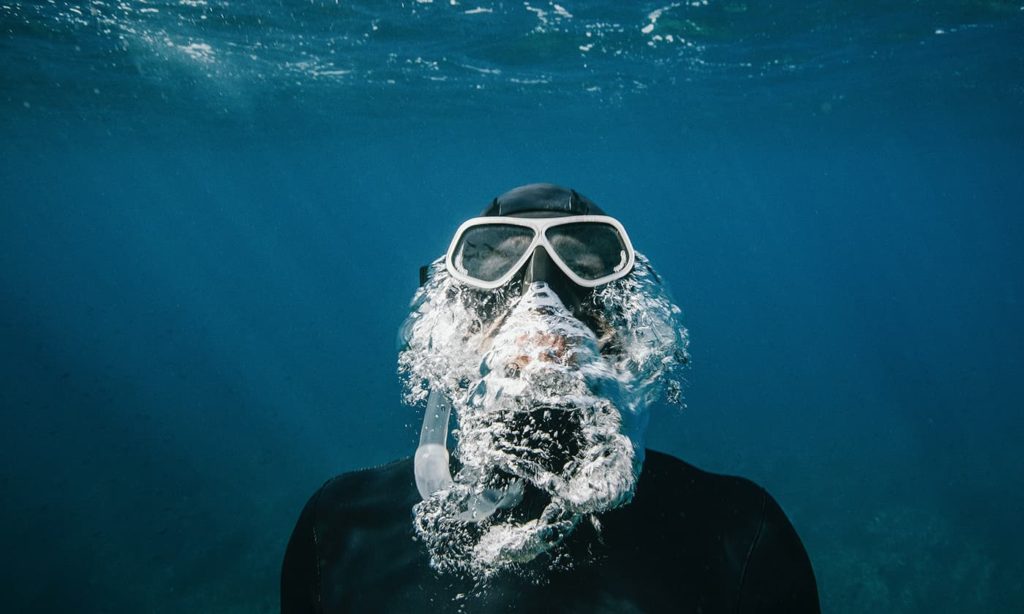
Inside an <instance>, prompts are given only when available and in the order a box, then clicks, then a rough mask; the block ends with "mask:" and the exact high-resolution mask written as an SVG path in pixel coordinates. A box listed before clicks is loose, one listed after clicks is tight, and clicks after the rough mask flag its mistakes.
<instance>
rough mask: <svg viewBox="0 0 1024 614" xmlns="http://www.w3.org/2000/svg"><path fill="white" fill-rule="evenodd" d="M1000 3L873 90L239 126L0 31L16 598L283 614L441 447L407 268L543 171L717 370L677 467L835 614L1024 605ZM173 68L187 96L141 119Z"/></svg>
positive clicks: (194, 92) (411, 101)
mask: <svg viewBox="0 0 1024 614" xmlns="http://www.w3.org/2000/svg"><path fill="white" fill-rule="evenodd" d="M816 6H818V7H822V6H825V7H826V8H828V5H825V4H823V3H817V4H816ZM1007 6H1008V5H1007ZM569 8H570V9H573V7H569ZM651 8H656V7H651ZM1004 8H1006V7H1004ZM1009 9H1011V10H1012V9H1013V7H1009ZM977 10H978V11H981V9H977ZM986 10H988V9H986ZM991 10H994V9H991ZM982 12H983V11H982ZM997 13H998V11H997ZM638 14H639V15H640V17H641V18H642V16H643V14H644V12H639V13H638ZM1006 14H1009V16H1008V17H1006V16H1005V15H1006ZM5 15H7V17H9V14H5ZM835 17H836V19H840V18H843V17H844V15H842V14H839V13H837V14H836V16H835ZM876 17H877V19H878V20H879V21H880V22H884V21H885V19H884V17H885V16H884V14H882V13H879V14H878V15H876ZM997 17H998V18H995V17H991V15H989V16H988V17H987V18H990V19H992V20H994V21H993V23H996V24H1002V25H1000V27H999V28H995V29H994V30H992V29H990V30H986V31H984V32H982V34H979V35H976V36H974V38H963V39H959V42H953V43H948V44H949V45H950V46H949V47H946V48H942V49H939V50H938V51H934V50H933V51H932V52H930V53H929V54H925V55H921V56H917V55H913V54H909V55H908V54H904V55H902V56H900V58H899V59H898V61H895V60H894V61H891V62H882V63H879V64H872V65H870V66H867V67H866V68H865V67H864V66H860V65H859V64H857V60H858V58H861V57H862V56H860V55H856V54H853V55H852V56H850V58H849V59H850V61H849V62H847V63H846V64H851V63H852V64H854V65H856V66H860V68H859V69H857V70H854V69H850V70H848V71H846V72H844V71H843V70H823V71H821V72H819V73H813V74H811V75H801V74H798V75H796V76H793V77H791V78H782V77H778V78H775V77H771V75H769V76H768V77H764V76H763V75H762V78H760V79H755V80H750V79H747V80H742V79H739V78H738V77H737V78H734V79H733V78H731V73H726V74H717V75H711V76H708V75H706V74H705V75H704V79H703V80H700V81H699V82H698V83H695V84H694V83H687V82H685V80H683V79H680V82H678V83H673V84H672V85H671V86H668V85H665V86H664V87H661V88H655V87H652V88H651V89H649V90H643V89H640V90H636V91H629V92H625V93H620V94H617V95H615V96H610V97H608V98H599V97H594V96H592V95H589V94H581V93H578V92H576V90H574V89H572V87H573V85H572V84H573V81H572V79H573V73H572V72H571V71H568V70H567V71H566V72H564V73H559V72H558V62H557V60H551V58H549V57H547V56H544V57H543V58H542V59H544V60H545V62H548V63H547V64H545V70H547V71H549V72H550V73H551V74H554V75H555V77H554V79H553V84H552V85H551V87H550V88H547V89H544V90H543V91H542V92H540V93H533V92H532V90H530V88H528V87H525V88H521V89H510V90H502V91H500V92H499V93H498V94H491V95H479V94H473V95H466V94H464V93H462V92H460V91H454V90H452V91H448V90H444V89H441V90H430V91H427V90H426V89H425V87H426V86H421V85H418V82H415V81H413V82H411V83H410V84H409V85H408V87H406V88H405V89H402V90H401V92H400V93H399V94H394V93H388V92H387V91H385V90H374V89H368V90H365V91H364V90H359V91H357V92H355V93H348V94H340V93H338V92H337V91H335V90H330V91H327V92H317V91H315V90H316V84H315V83H313V84H312V85H310V84H306V86H307V89H309V90H313V91H312V92H306V93H302V92H303V91H305V90H301V91H300V92H299V93H298V94H296V93H295V92H291V93H289V94H288V95H284V94H282V93H281V91H278V90H275V92H277V94H278V96H277V97H274V96H270V97H269V98H260V99H259V100H257V101H255V102H253V101H248V102H247V103H246V104H244V105H243V104H241V103H238V104H239V106H238V107H237V108H236V107H232V106H230V105H231V104H232V103H231V102H230V100H229V101H228V106H227V107H226V108H225V107H224V106H223V105H224V100H225V99H224V97H223V96H221V95H220V94H211V93H210V92H208V91H207V90H206V89H204V87H205V86H202V83H205V81H203V78H198V81H196V82H191V83H190V82H185V83H182V82H180V75H179V74H178V73H175V72H173V71H172V73H171V74H170V75H167V76H163V75H157V77H154V76H153V73H152V72H151V70H152V69H151V67H148V68H147V67H142V68H139V70H140V72H141V74H143V75H144V76H145V77H146V78H147V79H148V81H145V82H144V84H143V85H137V84H135V81H132V80H131V79H128V80H127V81H126V82H125V83H126V84H127V85H124V84H123V85H122V87H121V88H120V89H116V88H115V89H114V91H115V93H116V94H117V95H116V96H115V95H112V94H111V95H110V96H111V97H110V98H106V96H107V95H108V91H109V88H107V86H106V85H104V88H102V89H101V88H97V89H100V91H101V93H100V94H92V93H91V87H89V86H91V85H94V84H96V83H101V82H103V83H105V81H104V78H108V79H113V80H115V81H116V79H118V78H120V77H118V75H117V74H113V76H111V75H110V74H107V73H106V72H104V67H105V66H107V65H106V64H104V63H103V62H101V61H100V60H96V59H92V60H90V59H89V58H88V57H85V58H84V59H81V60H75V61H80V62H82V63H81V64H74V63H73V62H72V60H70V59H69V60H68V62H69V65H67V66H57V67H56V68H54V66H53V64H52V62H51V63H47V62H48V61H44V60H43V59H40V58H41V57H42V56H40V55H38V53H36V51H32V50H28V51H24V53H22V54H21V55H19V47H18V44H19V40H16V38H14V37H12V38H9V39H5V46H4V48H3V52H4V54H5V56H4V60H5V64H4V84H5V92H4V107H3V110H4V119H3V123H2V124H0V127H2V129H3V136H4V137H5V138H3V139H2V141H0V203H2V205H0V350H2V352H0V490H2V492H3V493H4V495H3V504H2V510H3V511H2V512H0V513H2V519H3V523H2V529H0V538H2V542H0V544H2V548H3V550H4V557H3V564H2V569H0V577H2V578H3V586H4V589H5V594H6V595H8V597H7V598H6V599H7V600H8V604H9V606H10V607H11V611H21V610H29V609H32V610H39V611H54V610H63V611H72V610H74V611H211V612H213V611H215V612H229V611H238V612H253V611H273V609H274V608H275V607H276V606H275V603H276V598H277V593H276V591H277V587H276V582H277V577H276V576H277V571H278V566H279V563H280V557H281V555H282V553H283V548H284V544H285V541H286V539H287V537H288V533H289V531H290V529H291V525H292V524H293V522H294V520H295V518H296V516H297V514H298V511H299V509H300V508H301V506H302V504H303V503H304V501H305V498H306V497H307V496H308V495H309V494H310V493H312V491H313V490H314V489H315V488H316V487H317V486H318V485H319V484H320V483H321V482H323V481H324V480H325V479H327V478H329V477H330V476H332V475H334V474H335V473H338V472H340V471H343V470H348V469H353V468H357V467H363V466H370V465H375V464H379V463H383V462H386V461H388V460H391V459H394V458H398V457H401V456H405V455H408V454H410V453H411V452H412V450H413V447H414V445H415V440H416V439H415V438H416V428H417V424H418V421H419V413H418V412H417V410H415V409H410V408H405V407H402V406H400V404H399V386H398V382H397V377H396V375H395V333H396V331H397V328H398V326H399V324H400V323H401V321H402V319H403V318H404V316H405V314H406V312H407V306H408V301H409V299H410V298H411V296H412V293H413V291H414V290H415V288H416V282H417V267H418V266H420V265H421V264H425V263H427V262H429V261H430V260H432V259H433V258H434V257H436V256H437V255H439V254H440V253H441V252H442V251H443V249H444V248H445V247H446V246H447V243H448V240H449V238H450V235H451V233H452V232H453V231H454V229H455V227H456V226H457V225H458V223H459V222H461V221H462V220H463V219H465V218H467V217H470V216H472V215H474V214H476V213H477V212H478V211H479V210H480V209H482V208H483V206H484V205H485V204H486V202H487V201H488V200H489V199H490V198H492V197H493V196H495V195H496V194H498V193H500V192H502V191H504V190H506V189H508V188H511V187H513V186H515V185H518V184H522V183H527V182H533V181H553V182H557V183H561V184H564V185H568V186H572V187H575V188H576V189H577V190H579V191H581V192H582V193H584V194H586V195H587V196H589V197H590V198H592V199H594V200H595V201H596V202H598V203H599V204H601V206H602V207H604V208H605V209H606V210H607V211H609V212H610V213H611V214H613V215H615V216H617V217H619V219H621V220H622V221H623V223H624V224H625V225H626V226H627V228H628V229H629V231H630V234H631V237H632V238H633V241H634V243H635V245H636V246H637V248H638V249H639V250H640V251H642V252H644V253H646V254H647V255H648V256H649V257H650V258H651V260H652V262H653V263H654V265H655V267H656V268H657V269H658V271H659V272H660V273H661V274H662V276H663V277H664V278H665V280H666V281H667V282H668V284H669V285H670V287H671V289H672V291H673V293H674V295H675V297H676V300H677V302H678V303H679V304H680V305H681V306H682V307H683V310H684V320H685V322H686V324H687V326H688V327H689V328H690V332H691V341H692V345H691V353H692V356H693V367H692V369H691V370H690V371H689V372H688V374H687V379H688V380H689V382H690V383H689V385H688V387H687V389H686V401H687V408H686V409H684V410H677V409H674V408H667V407H666V408H660V409H659V410H658V412H657V413H656V415H655V417H654V422H653V425H652V431H651V436H650V443H651V446H652V447H654V448H657V449H661V450H665V451H668V452H671V453H674V454H676V455H678V456H680V457H682V458H685V459H687V460H689V461H690V462H693V463H696V464H698V465H700V466H702V467H705V468H707V469H711V470H715V471H722V472H728V473H736V474H740V475H744V476H747V477H750V478H752V479H755V480H757V481H759V482H760V483H762V484H764V485H765V486H766V487H767V488H768V489H769V490H770V491H771V492H772V493H773V494H774V495H775V496H776V498H778V499H779V501H780V502H781V503H782V505H783V507H784V508H785V509H786V510H787V512H788V513H789V514H790V516H791V518H792V519H793V521H794V523H795V525H796V527H797V529H798V531H799V532H800V533H801V535H802V536H803V538H804V540H805V543H806V545H807V547H808V550H809V552H810V554H811V557H812V560H813V562H814V565H815V569H816V571H817V574H818V578H819V583H820V587H821V591H822V597H823V603H824V605H825V606H826V607H825V609H826V611H831V612H878V611H889V612H896V611H901V612H915V611H928V612H940V611H941V612H960V611H1019V610H1020V608H1022V607H1024V588H1022V580H1021V578H1022V577H1024V567H1022V563H1021V561H1020V560H1019V559H1020V557H1019V551H1020V550H1021V547H1022V546H1024V540H1022V538H1021V537H1020V533H1019V529H1018V528H1017V527H1018V525H1019V519H1020V516H1021V513H1022V512H1024V494H1022V492H1021V486H1022V481H1024V480H1022V476H1024V466H1022V465H1024V462H1022V460H1021V456H1020V453H1019V444H1020V441H1022V440H1024V426H1022V420H1021V417H1020V416H1021V408H1022V407H1024V392H1022V389H1021V385H1020V376H1021V373H1022V372H1024V369H1022V360H1021V357H1020V351H1021V348H1022V347H1024V323H1022V319H1021V317H1020V313H1021V301H1022V297H1024V212H1022V210H1021V203H1024V176H1022V174H1021V172H1020V170H1021V163H1022V153H1024V145H1022V143H1024V122H1022V119H1021V118H1022V114H1021V111H1022V110H1024V105H1022V101H1024V94H1022V93H1021V88H1020V83H1021V82H1022V81H1021V80H1020V77H1021V75H1022V74H1024V70H1022V68H1021V67H1022V62H1021V59H1020V51H1019V49H1020V47H1019V42H1020V36H1019V32H1020V29H1019V27H1018V26H1020V24H1021V20H1020V18H1019V17H1017V16H1016V15H1015V14H1013V13H1007V12H1006V11H1004V12H1003V13H999V15H998V16H997ZM902 19H907V17H906V16H903V17H902ZM1000 20H1005V21H1000ZM976 21H977V20H976ZM922 22H923V23H924V25H922V26H921V28H920V29H921V30H922V31H925V30H927V33H928V34H930V29H931V28H932V27H933V21H928V20H927V19H922ZM643 23H645V22H644V21H643V19H640V20H639V21H638V22H637V24H638V26H637V27H639V26H640V25H643ZM665 23H666V22H665V21H662V24H663V25H664V24H665ZM765 23H767V22H765ZM860 23H861V24H862V25H863V23H864V22H860ZM868 23H869V25H870V23H873V22H871V21H870V20H868ZM944 23H945V22H944ZM946 25H948V23H946ZM11 31H13V30H10V29H8V30H7V32H11ZM19 32H20V33H19V36H21V37H22V39H20V40H21V41H22V44H24V40H26V37H27V36H28V35H26V34H25V32H23V31H19ZM968 34H969V33H968ZM968 34H965V35H964V36H965V37H967V36H968ZM718 35H719V36H726V35H725V34H721V33H719V34H718ZM709 36H710V35H709ZM936 36H937V35H936ZM57 38H59V37H55V36H51V37H49V38H48V37H47V36H37V37H36V38H34V39H30V40H32V41H35V44H36V45H37V46H40V47H43V46H46V45H51V44H52V45H57V44H58V43H59V42H60V41H57ZM879 38H884V37H882V36H881V35H880V36H879ZM755 40H756V38H755ZM831 40H833V39H832V38H830V37H829V36H824V35H823V38H822V39H821V40H817V41H816V42H814V44H815V45H819V46H820V49H818V52H819V53H811V52H808V55H809V56H814V57H819V58H820V57H825V56H827V54H826V53H825V52H824V49H825V48H826V47H827V44H826V43H828V42H829V41H831ZM836 40H838V39H836ZM55 41H56V42H55ZM1014 41H1016V43H1018V44H1017V45H1014V44H1013V43H1014ZM64 43H67V41H64ZM858 44H859V45H863V46H864V47H865V48H867V49H868V50H870V48H871V46H872V45H874V44H876V43H875V42H873V41H872V40H864V41H862V42H861V43H858ZM755 46H756V45H755ZM795 47H799V45H795ZM908 48H909V49H913V48H915V46H914V45H910V44H908ZM733 51H735V49H734V50H733ZM883 51H887V52H888V53H890V54H891V53H892V49H891V48H884V49H883ZM762 52H763V53H769V52H768V51H765V50H763V49H762V50H760V51H758V53H762ZM723 53H724V52H722V50H721V49H720V50H719V55H720V56H722V55H723ZM737 53H738V52H737ZM844 53H846V54H850V53H851V52H850V50H849V48H847V50H846V51H845V52H844ZM59 55H60V54H59V53H57V52H54V57H59ZM541 55H543V54H541ZM867 55H870V54H869V53H865V55H864V57H866V56H867ZM68 57H69V58H70V57H72V56H70V55H69V56H68ZM367 61H370V60H367ZM534 61H538V60H536V59H535V60H534ZM32 62H36V63H37V64H36V67H37V68H38V74H40V75H50V77H52V76H53V75H54V74H56V73H60V71H62V70H63V71H65V72H66V73H74V72H75V71H74V70H72V68H74V67H75V66H90V65H92V66H98V67H99V71H98V75H106V77H101V76H95V75H94V76H91V77H88V76H87V77H78V80H76V78H75V77H72V76H69V75H65V77H66V79H65V80H63V81H61V83H63V85H61V86H58V85H54V84H53V83H51V82H49V81H46V79H42V78H40V79H39V80H38V81H36V80H32V79H28V78H23V77H22V76H20V75H22V74H23V73H27V72H31V71H30V70H28V69H27V68H26V67H28V68H32V67H33V64H32ZM838 65H844V63H843V62H838ZM174 70H178V69H174ZM649 70H650V73H649V74H647V75H646V77H648V78H649V79H648V81H649V82H650V83H662V81H659V79H662V77H664V76H665V75H666V74H679V75H683V74H685V71H684V69H683V68H682V67H681V66H680V65H671V66H663V65H658V64H657V63H655V64H652V65H651V66H650V67H649ZM147 71H149V72H147ZM94 72H96V71H95V70H94ZM954 73H956V74H959V80H955V79H954V78H953V77H952V75H953V74H954ZM600 77H601V75H597V76H596V77H593V78H594V79H599V78H600ZM606 77H607V79H608V83H612V82H614V83H619V82H620V81H621V80H622V78H623V77H622V75H621V74H616V75H615V76H614V78H612V76H608V75H606ZM712 77H714V78H712ZM133 78H134V77H133ZM560 78H564V79H565V80H566V82H567V83H569V84H570V85H567V86H566V88H568V91H569V93H568V94H564V95H563V94H560V93H559V92H558V91H557V90H558V88H559V79H560ZM637 78H638V79H641V80H643V78H644V75H641V76H638V77H637ZM160 79H166V80H168V82H166V83H163V85H164V86H165V88H164V89H166V91H168V92H171V93H172V94H180V93H181V92H186V93H187V96H185V98H183V99H181V100H179V99H177V98H174V97H173V96H171V97H170V98H167V97H164V98H159V97H155V98H145V96H151V95H152V91H151V89H155V90H159V89H161V81H160ZM44 81H46V83H43V82H44ZM133 84H134V85H133ZM605 85H606V86H607V83H606V84H605ZM243 87H244V86H243V85H239V82H238V81H237V80H236V81H233V82H232V85H231V88H234V89H238V88H243ZM282 87H283V86H282ZM607 89H611V88H610V87H607ZM132 92H135V94H137V95H138V96H142V97H143V98H142V100H141V102H138V101H137V102H134V103H133V102H125V100H126V99H130V98H131V94H132ZM140 92H141V94H140ZM221 93H222V92H221ZM335 94H337V96H338V98H337V99H336V100H335V99H334V98H332V96H333V95H335ZM332 100H333V101H334V102H333V103H332Z"/></svg>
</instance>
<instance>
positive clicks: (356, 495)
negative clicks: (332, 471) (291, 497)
mask: <svg viewBox="0 0 1024 614" xmlns="http://www.w3.org/2000/svg"><path fill="white" fill-rule="evenodd" d="M415 493H416V482H415V476H414V473H413V460H412V458H411V457H409V458H403V459H400V460H396V461H392V462H390V463H386V464H384V465H379V466H376V467H368V468H365V469H358V470H355V471H348V472H346V473H342V474H339V475H336V476H334V477H333V478H331V479H329V480H327V481H326V482H324V484H323V486H321V487H320V488H319V489H318V490H317V491H316V492H315V493H314V494H313V497H312V498H311V500H313V501H315V502H316V503H315V505H316V508H317V512H318V515H320V514H325V513H326V514H332V513H333V514H336V513H340V512H344V511H350V512H351V511H360V510H365V509H379V510H385V509H389V508H394V507H395V505H396V503H397V504H402V503H406V500H407V499H408V500H412V501H415V498H414V497H415ZM405 509H408V508H405Z"/></svg>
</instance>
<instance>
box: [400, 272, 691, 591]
mask: <svg viewBox="0 0 1024 614" xmlns="http://www.w3.org/2000/svg"><path fill="white" fill-rule="evenodd" d="M523 290H524V289H523V288H521V287H519V286H518V285H517V284H514V283H513V284H510V285H509V286H507V287H505V288H502V289H500V290H498V291H494V292H486V293H485V292H480V291H478V290H474V289H471V288H468V287H466V286H463V285H461V284H459V283H457V282H455V281H454V280H452V279H450V278H449V277H448V275H447V274H446V272H445V270H444V265H443V263H441V262H437V263H435V264H434V266H433V269H432V275H431V276H430V279H429V281H428V283H427V284H426V285H425V286H424V287H423V288H421V289H420V291H419V292H418V293H417V295H416V297H415V298H414V301H413V308H412V313H411V315H410V316H409V318H408V319H407V321H406V323H405V324H404V325H403V328H402V333H401V339H400V342H401V343H402V346H403V347H402V349H401V351H400V353H399V372H400V374H401V375H402V379H403V383H404V396H405V400H406V401H407V402H408V403H413V404H415V403H421V402H422V401H424V400H425V399H426V398H427V396H428V395H429V394H430V392H431V391H434V392H435V393H441V394H444V395H445V397H446V398H447V399H448V400H449V401H450V402H451V404H452V407H453V408H454V410H455V414H456V417H457V420H458V428H457V430H456V431H454V433H453V434H454V436H455V440H456V444H457V445H456V449H455V457H456V458H457V459H458V462H459V464H460V468H459V470H458V472H457V473H456V475H455V476H454V482H453V484H452V486H451V487H450V488H446V489H443V490H441V491H439V492H436V493H434V494H433V495H431V496H430V497H428V498H427V499H425V500H424V501H423V502H422V503H420V504H419V505H418V506H416V508H415V528H416V532H417V535H418V536H419V537H420V539H421V540H422V541H423V543H424V544H425V545H426V547H427V549H428V551H429V552H430V555H431V561H432V564H433V565H434V567H435V568H436V569H438V570H440V571H444V572H456V573H463V574H468V575H471V576H475V577H478V578H486V577H489V576H490V575H492V574H494V573H497V572H499V571H502V570H508V569H511V568H514V567H516V566H519V565H521V564H523V563H527V562H530V561H533V560H535V559H537V558H538V557H540V556H541V555H548V560H552V561H553V560H556V558H557V552H558V549H559V546H560V545H561V544H562V542H563V541H564V539H565V538H566V537H567V536H568V535H570V534H571V533H572V531H573V530H574V529H575V528H576V526H578V524H579V523H580V522H581V520H582V519H584V518H586V517H588V516H592V515H595V514H599V513H601V512H604V511H607V510H610V509H614V508H616V507H619V506H621V505H624V504H626V503H628V502H629V501H630V500H631V499H632V495H633V491H634V489H635V487H636V481H637V479H638V477H639V474H640V469H641V466H642V462H643V451H644V443H643V436H644V430H645V427H646V423H647V412H648V407H649V406H650V404H651V403H652V402H653V401H655V400H657V399H658V398H659V397H661V396H663V395H664V391H665V390H666V388H667V386H666V382H667V381H670V380H672V379H673V378H675V377H677V375H676V373H675V372H676V370H677V367H679V366H681V365H682V364H685V361H686V343H687V337H686V331H685V329H684V328H683V327H682V325H681V324H680V322H679V309H678V308H677V307H675V306H674V305H673V304H672V302H671V300H670V299H669V298H668V295H667V293H666V292H665V291H664V288H663V287H662V286H661V284H660V283H659V280H658V278H657V276H656V275H655V274H654V272H653V270H652V269H651V268H650V265H649V263H648V262H647V260H646V259H644V258H643V257H642V256H639V257H638V261H637V269H636V271H635V272H634V274H633V275H630V276H627V277H626V278H624V279H623V280H619V281H618V282H615V283H612V284H609V285H608V286H605V287H603V288H600V289H599V290H597V291H596V292H594V293H593V294H592V296H590V297H589V298H588V299H587V301H586V304H585V305H584V307H583V315H580V317H581V318H582V320H581V319H580V318H578V317H577V315H574V314H573V313H571V312H570V311H569V310H568V309H566V308H565V306H564V305H563V304H562V303H561V301H560V300H559V299H558V297H557V295H555V293H554V292H552V291H550V289H548V288H547V286H546V284H543V283H535V284H532V285H530V286H529V287H528V288H526V289H525V291H523ZM583 320H587V322H586V323H584V321H583Z"/></svg>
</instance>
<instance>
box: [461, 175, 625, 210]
mask: <svg viewBox="0 0 1024 614" xmlns="http://www.w3.org/2000/svg"><path fill="white" fill-rule="evenodd" d="M534 212H551V213H555V214H561V215H605V212H604V211H602V210H601V208H600V207H598V206H597V205H596V204H594V202H593V201H591V200H590V199H589V198H587V197H586V196H583V195H582V194H580V193H579V192H577V191H576V190H571V189H568V188H563V187H562V186H558V185H555V184H553V183H531V184H528V185H523V186H519V187H518V188H513V189H511V190H509V191H508V192H505V193H504V194H502V195H501V196H499V197H497V198H495V199H494V200H493V201H491V204H490V205H489V206H488V207H487V208H486V209H484V211H483V213H481V214H480V215H481V216H482V217H486V216H495V215H516V214H518V213H534Z"/></svg>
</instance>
